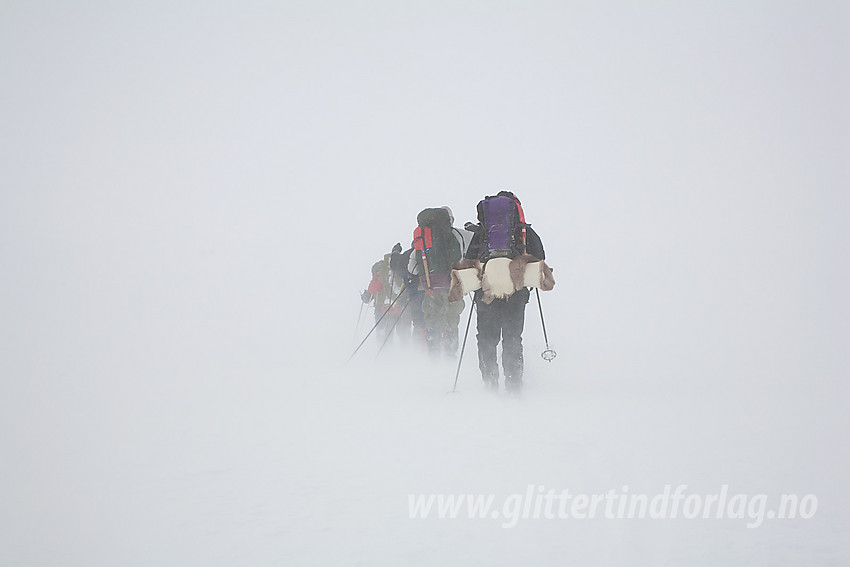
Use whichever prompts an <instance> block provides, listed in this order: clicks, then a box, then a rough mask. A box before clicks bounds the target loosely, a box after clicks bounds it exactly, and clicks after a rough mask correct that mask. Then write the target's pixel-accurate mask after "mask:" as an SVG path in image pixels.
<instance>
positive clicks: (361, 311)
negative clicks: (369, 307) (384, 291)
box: [351, 299, 366, 342]
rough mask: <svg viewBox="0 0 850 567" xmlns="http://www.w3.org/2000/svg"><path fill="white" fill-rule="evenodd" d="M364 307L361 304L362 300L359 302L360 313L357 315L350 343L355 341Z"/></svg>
mask: <svg viewBox="0 0 850 567" xmlns="http://www.w3.org/2000/svg"><path fill="white" fill-rule="evenodd" d="M364 305H366V304H365V303H363V300H362V299H361V300H360V313H358V314H357V326H356V327H354V335H353V336H352V337H351V340H352V342H353V341H355V340H356V339H357V331H358V330H359V329H360V320H361V319H362V318H363V306H364Z"/></svg>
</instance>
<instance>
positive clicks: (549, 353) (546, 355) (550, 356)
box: [534, 288, 558, 362]
mask: <svg viewBox="0 0 850 567" xmlns="http://www.w3.org/2000/svg"><path fill="white" fill-rule="evenodd" d="M534 292H535V293H536V294H537V307H538V309H540V324H541V325H543V340H544V341H546V350H544V351H543V352H542V353H541V354H540V356H542V357H543V360H545V361H546V362H552V360H554V359H555V357H556V356H558V353H556V352H555V351H554V350H552V349H551V348H549V337H548V336H547V334H546V321H544V320H543V305H542V304H541V303H540V290H539V289H538V288H534Z"/></svg>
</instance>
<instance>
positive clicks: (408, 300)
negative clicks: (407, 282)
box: [375, 293, 413, 358]
mask: <svg viewBox="0 0 850 567" xmlns="http://www.w3.org/2000/svg"><path fill="white" fill-rule="evenodd" d="M399 295H401V293H399ZM411 299H413V296H412V295H411V296H410V297H409V298H408V299H407V303H405V304H404V307H402V308H401V313H399V314H398V317H396V320H395V321H394V322H393V326H392V327H390V330H389V331H387V336H386V337H384V342H382V343H381V348H379V349H378V354H376V355H375V358H378V357H379V356H381V351H382V350H384V346H385V345H386V344H387V341H389V340H390V337H391V336H392V334H393V331H394V330H395V326H396V325H398V322H399V321H401V318H402V316H403V315H404V312H405V310H406V309H407V306H408V305H410V300H411ZM408 331H409V329H408Z"/></svg>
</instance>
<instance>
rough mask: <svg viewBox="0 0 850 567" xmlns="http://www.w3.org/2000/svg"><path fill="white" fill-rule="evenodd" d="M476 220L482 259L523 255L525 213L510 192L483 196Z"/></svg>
mask: <svg viewBox="0 0 850 567" xmlns="http://www.w3.org/2000/svg"><path fill="white" fill-rule="evenodd" d="M478 221H479V222H480V223H481V225H480V226H481V228H480V230H481V231H482V247H481V251H482V254H481V260H483V261H486V260H489V259H490V258H515V257H517V256H520V255H522V254H523V253H525V233H526V226H527V225H526V224H525V214H524V213H523V210H522V205H521V204H520V202H519V199H517V198H516V197H515V196H514V195H513V194H512V193H509V192H507V191H503V192H501V193H499V194H498V195H493V196H490V197H484V199H482V200H481V201H480V202H479V203H478Z"/></svg>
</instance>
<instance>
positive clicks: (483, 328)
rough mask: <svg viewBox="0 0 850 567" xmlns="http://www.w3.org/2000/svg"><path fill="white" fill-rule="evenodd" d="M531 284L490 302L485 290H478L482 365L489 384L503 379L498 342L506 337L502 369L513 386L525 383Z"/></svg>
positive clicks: (479, 345)
mask: <svg viewBox="0 0 850 567" xmlns="http://www.w3.org/2000/svg"><path fill="white" fill-rule="evenodd" d="M528 296H529V291H528V288H523V289H521V290H519V291H518V292H516V293H514V294H513V295H511V296H510V297H508V298H506V299H494V300H493V301H492V302H491V303H490V304H489V305H488V304H486V303H484V302H483V301H481V290H478V291H476V292H475V307H476V308H477V309H478V367H479V368H480V369H481V377H482V378H483V379H484V381H485V382H486V383H488V384H489V385H496V384H498V382H499V366H498V364H497V362H496V346H497V345H498V344H499V340H500V339H501V341H502V370H504V373H505V385H506V386H507V387H509V388H511V387H519V386H521V385H522V370H523V359H522V330H523V326H524V325H525V304H526V303H528Z"/></svg>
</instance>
